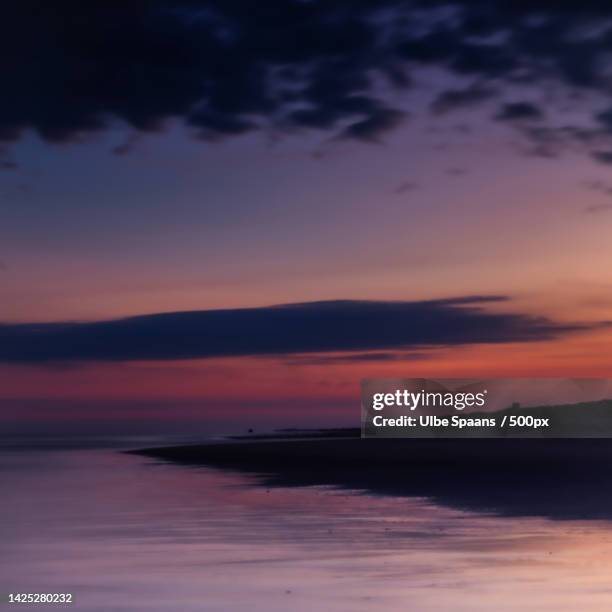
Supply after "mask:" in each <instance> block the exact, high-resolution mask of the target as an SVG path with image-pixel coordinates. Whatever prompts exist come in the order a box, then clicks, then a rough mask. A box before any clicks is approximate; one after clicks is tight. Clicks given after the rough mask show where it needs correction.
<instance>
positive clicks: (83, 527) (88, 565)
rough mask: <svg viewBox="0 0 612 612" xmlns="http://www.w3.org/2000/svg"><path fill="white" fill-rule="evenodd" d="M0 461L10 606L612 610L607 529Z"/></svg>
mask: <svg viewBox="0 0 612 612" xmlns="http://www.w3.org/2000/svg"><path fill="white" fill-rule="evenodd" d="M0 461H1V463H2V471H1V472H0V479H1V484H2V490H3V492H4V493H5V494H4V495H3V498H2V504H1V505H0V524H1V525H2V527H1V528H2V531H3V534H2V543H3V545H2V556H1V557H0V576H1V577H2V584H1V585H0V591H3V592H9V591H14V590H28V591H54V592H56V591H64V592H65V591H71V592H74V593H75V601H76V604H77V605H76V608H75V609H81V610H99V611H105V612H107V611H108V610H153V611H158V610H159V611H161V610H164V611H166V610H167V611H179V610H180V611H183V610H185V611H191V610H207V611H208V610H232V611H233V610H247V609H248V610H252V609H255V610H266V611H272V612H274V611H276V610H279V611H280V610H283V611H285V610H287V609H291V610H304V611H305V610H308V611H311V610H314V609H322V610H331V611H335V610H351V611H353V610H381V609H384V610H407V609H410V610H434V609H435V610H441V611H445V610H452V611H468V610H469V611H470V612H474V611H478V610H483V611H484V610H487V611H489V610H492V609H495V610H519V609H520V610H527V611H529V610H534V611H535V610H538V611H541V610H576V609H578V608H580V609H582V610H587V611H589V610H593V611H595V610H597V611H598V612H599V611H600V610H604V609H610V606H611V605H612V589H611V588H610V586H609V584H610V575H612V555H610V552H611V551H612V528H611V526H610V524H609V523H607V522H597V521H591V522H588V523H587V522H580V521H559V522H553V521H549V520H545V519H535V518H531V519H529V518H498V517H495V516H487V515H478V514H473V513H468V512H461V511H457V510H449V509H447V508H443V507H439V506H436V505H433V504H431V503H428V502H427V501H425V500H423V499H416V498H395V497H375V496H368V495H364V494H360V493H358V492H350V491H337V490H333V489H329V488H282V487H279V488H276V487H274V488H270V489H267V488H265V487H262V486H260V485H258V484H257V482H256V481H255V480H254V479H251V478H250V477H248V476H242V475H238V474H233V473H225V472H219V471H215V470H211V469H207V468H193V467H190V468H186V467H182V466H178V465H164V464H157V463H155V462H153V461H151V460H149V459H146V458H142V457H137V456H129V455H122V454H119V453H116V452H114V451H103V450H78V451H62V452H41V451H37V452H4V453H2V454H1V456H0ZM20 609H27V607H25V606H24V607H20ZM33 609H39V608H33Z"/></svg>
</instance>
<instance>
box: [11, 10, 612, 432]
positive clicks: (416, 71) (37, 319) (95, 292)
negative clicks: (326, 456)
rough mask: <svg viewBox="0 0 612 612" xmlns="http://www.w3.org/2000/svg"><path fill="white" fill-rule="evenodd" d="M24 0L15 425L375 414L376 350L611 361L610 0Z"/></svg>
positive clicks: (437, 372) (392, 364) (14, 189)
mask: <svg viewBox="0 0 612 612" xmlns="http://www.w3.org/2000/svg"><path fill="white" fill-rule="evenodd" d="M60 5H61V6H60ZM60 8H62V9H63V10H59V9H60ZM1 11H2V13H4V15H3V16H2V19H0V24H1V25H0V41H1V42H0V50H1V51H2V52H1V53H0V57H1V58H2V59H0V65H1V66H2V69H1V71H0V74H1V75H2V77H1V78H2V79H3V91H4V92H5V93H3V96H2V100H0V167H1V169H0V215H1V219H2V222H1V224H0V321H1V324H0V431H2V430H3V429H4V430H5V431H7V432H10V433H13V432H17V433H29V432H36V433H45V432H51V433H58V432H71V433H72V432H76V433H78V432H92V431H116V432H121V431H135V432H139V431H170V430H172V431H183V430H190V431H193V428H194V427H195V428H197V431H203V432H212V431H221V430H228V429H238V430H240V429H246V428H247V427H256V428H257V427H259V428H268V427H271V426H285V425H286V426H315V425H320V424H343V425H344V424H353V425H355V424H357V423H358V418H359V406H358V398H359V381H360V380H361V378H365V377H371V378H376V377H378V378H383V377H384V378H392V377H413V376H433V377H436V376H440V377H446V378H448V377H463V376H470V377H486V376H571V377H597V376H602V377H609V376H610V373H611V371H612V367H611V366H612V360H611V358H610V356H609V351H608V349H609V347H610V340H611V338H612V329H611V328H610V323H609V322H610V321H611V320H612V285H611V284H610V273H609V270H610V262H612V241H611V240H610V239H609V236H610V230H611V229H612V176H611V170H612V100H611V99H610V92H611V91H612V89H611V88H612V80H611V74H612V72H611V70H610V68H611V67H612V64H611V63H610V62H611V60H610V50H611V49H612V13H611V12H610V10H609V8H607V7H606V5H605V3H601V2H595V1H583V2H580V3H578V2H572V1H569V0H567V1H565V2H559V3H556V4H555V8H554V9H551V5H550V3H544V2H530V3H524V2H518V1H517V2H493V3H491V2H479V1H476V2H461V1H458V2H456V3H438V2H435V1H434V2H427V3H425V2H417V1H414V2H407V1H406V2H400V1H391V0H389V1H387V0H383V1H379V2H368V1H365V0H363V1H362V0H359V1H352V2H348V1H342V0H326V1H325V2H322V1H320V2H317V1H315V0H293V1H290V0H278V1H274V2H269V3H266V4H265V7H261V10H260V11H259V10H258V12H257V14H255V15H254V14H253V11H252V10H251V9H250V7H249V3H248V2H245V1H239V0H234V1H229V2H228V1H225V2H216V1H208V2H204V1H201V0H189V1H185V2H179V3H177V2H173V3H168V2H162V1H159V0H156V1H144V0H142V1H140V0H139V1H137V2H134V3H130V6H129V7H125V6H119V5H116V6H115V5H111V4H109V3H106V2H97V1H94V2H90V3H87V5H86V6H83V5H82V3H76V2H70V1H67V0H62V2H60V3H59V4H55V5H54V6H53V7H50V6H47V4H46V3H40V2H27V1H26V2H23V3H19V5H18V6H17V5H14V6H10V7H5V8H3V9H1Z"/></svg>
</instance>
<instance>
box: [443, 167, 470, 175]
mask: <svg viewBox="0 0 612 612" xmlns="http://www.w3.org/2000/svg"><path fill="white" fill-rule="evenodd" d="M467 173H468V169H467V168H462V167H461V166H452V167H450V168H447V169H446V174H448V175H449V176H455V177H458V176H465V175H466V174H467Z"/></svg>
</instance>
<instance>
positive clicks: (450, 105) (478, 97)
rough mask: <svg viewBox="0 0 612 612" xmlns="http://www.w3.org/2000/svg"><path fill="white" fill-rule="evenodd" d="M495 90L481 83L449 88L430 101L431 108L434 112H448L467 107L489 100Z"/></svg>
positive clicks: (494, 93)
mask: <svg viewBox="0 0 612 612" xmlns="http://www.w3.org/2000/svg"><path fill="white" fill-rule="evenodd" d="M495 95H496V91H495V90H494V89H491V88H489V87H483V86H482V85H472V86H470V87H465V88H463V89H449V90H447V91H443V92H442V93H440V94H439V95H438V96H437V98H436V99H435V100H434V101H433V102H432V103H431V110H432V112H434V113H436V114H443V113H448V112H450V111H454V110H457V109H458V108H469V107H471V106H475V105H476V104H480V103H481V102H485V101H486V100H490V99H491V98H493V97H494V96H495Z"/></svg>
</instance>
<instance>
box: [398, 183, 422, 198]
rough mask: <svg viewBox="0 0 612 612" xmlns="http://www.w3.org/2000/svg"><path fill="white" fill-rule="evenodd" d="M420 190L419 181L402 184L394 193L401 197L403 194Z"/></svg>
mask: <svg viewBox="0 0 612 612" xmlns="http://www.w3.org/2000/svg"><path fill="white" fill-rule="evenodd" d="M419 188H420V184H419V183H418V182H417V181H404V182H402V183H400V184H399V185H398V186H397V187H396V188H395V189H394V190H393V193H396V194H397V195H401V194H403V193H409V192H411V191H416V190H417V189H419Z"/></svg>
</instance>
